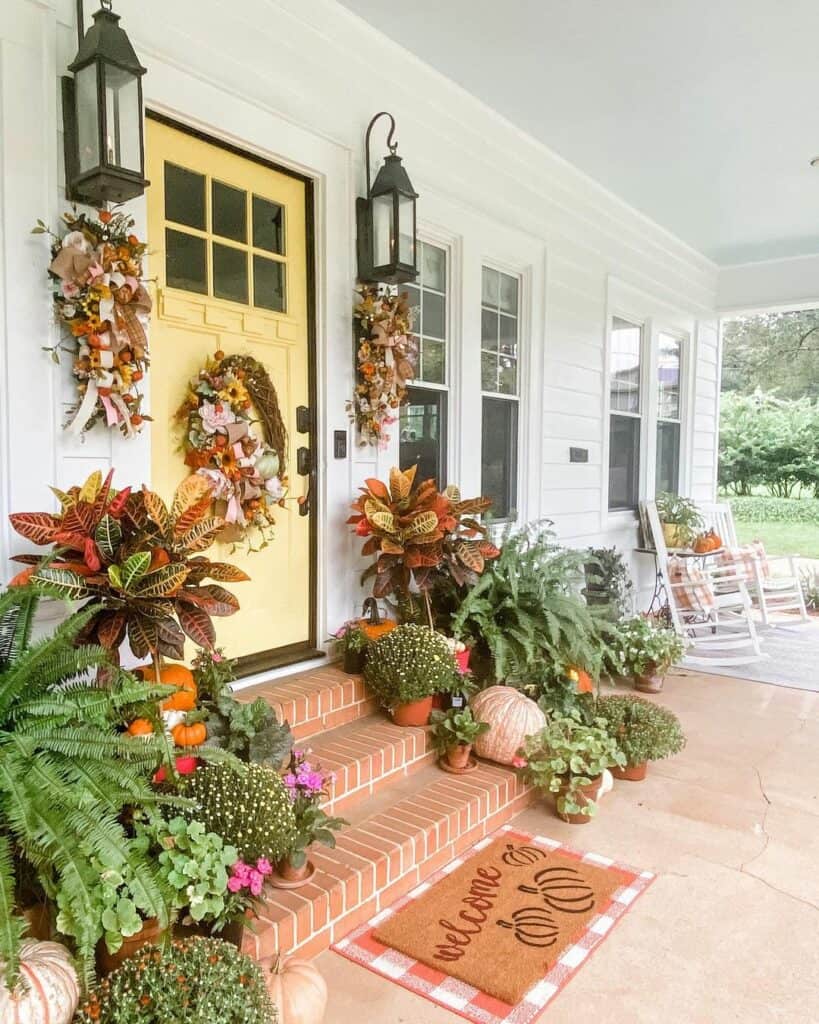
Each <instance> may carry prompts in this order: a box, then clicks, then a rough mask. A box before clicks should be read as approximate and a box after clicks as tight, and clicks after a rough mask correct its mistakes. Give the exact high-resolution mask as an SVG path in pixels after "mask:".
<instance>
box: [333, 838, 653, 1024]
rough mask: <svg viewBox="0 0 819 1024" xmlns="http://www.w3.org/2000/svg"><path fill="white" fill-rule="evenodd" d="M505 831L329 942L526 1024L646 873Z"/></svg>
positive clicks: (484, 1019)
mask: <svg viewBox="0 0 819 1024" xmlns="http://www.w3.org/2000/svg"><path fill="white" fill-rule="evenodd" d="M653 878H654V875H653V874H652V873H651V872H649V871H643V872H641V871H638V870H636V869H634V868H631V867H628V866H627V865H625V864H621V863H618V862H616V861H614V860H612V859H611V858H610V857H602V856H599V855H598V854H594V853H581V852H578V851H576V850H572V849H570V848H569V847H567V846H564V845H563V844H562V843H558V842H556V841H555V840H552V839H548V838H546V837H545V836H534V835H531V834H529V833H526V832H522V831H520V830H518V829H515V828H514V827H512V826H505V827H504V828H502V829H501V830H499V831H498V832H496V833H494V834H493V835H492V836H488V837H487V838H486V839H482V840H481V841H480V842H479V843H476V844H475V846H474V847H472V848H471V850H469V851H467V852H466V853H465V854H463V855H462V856H461V857H459V858H457V859H456V860H454V861H452V862H451V863H450V864H447V865H446V867H444V868H443V869H442V870H441V871H439V872H438V873H437V874H435V875H433V876H432V877H431V878H430V879H429V880H428V881H426V882H424V883H423V884H422V885H419V886H418V887H417V888H416V889H413V891H412V892H411V893H409V895H408V896H406V897H404V899H402V900H400V901H399V902H398V903H396V904H395V906H393V907H390V908H388V909H387V910H383V911H381V912H380V913H379V914H377V915H376V916H375V917H373V918H372V919H371V920H370V921H368V922H367V924H365V925H363V926H361V927H360V928H357V929H356V930H355V931H353V932H352V933H351V934H350V935H348V936H347V937H346V938H344V939H342V940H341V941H340V942H338V943H336V944H335V945H334V946H333V948H334V949H335V950H336V951H337V952H339V953H341V954H342V955H343V956H345V957H347V958H348V959H350V960H354V961H355V962H357V963H360V964H362V965H363V966H365V967H368V968H369V969H370V970H372V971H375V972H376V973H378V974H382V975H384V976H385V977H387V978H390V979H391V980H393V981H396V982H397V983H398V984H400V985H403V986H404V987H405V988H408V989H410V990H411V991H414V992H417V993H418V994H420V995H423V996H425V997H426V998H428V999H431V1000H432V1001H433V1002H436V1003H438V1004H439V1005H441V1006H445V1007H446V1008H447V1009H450V1010H454V1011H455V1012H456V1013H459V1014H460V1015H461V1016H463V1017H466V1018H467V1019H468V1020H472V1021H475V1022H479V1024H504V1022H505V1024H528V1022H529V1021H531V1020H532V1019H533V1018H534V1017H535V1016H537V1015H538V1014H539V1013H540V1012H541V1011H542V1010H543V1008H544V1007H545V1006H546V1004H547V1003H548V1002H549V1001H550V1000H551V999H552V998H553V997H554V996H555V995H556V994H557V993H558V992H559V991H560V990H561V988H563V986H564V985H565V984H566V983H567V982H568V981H569V979H570V978H571V977H572V975H573V974H574V972H575V971H576V970H577V969H578V967H579V966H580V965H581V964H582V963H583V962H584V961H585V959H586V958H587V957H588V955H589V954H590V953H591V952H592V950H593V949H594V948H595V947H596V946H597V945H598V944H599V943H600V942H602V941H603V939H604V938H605V937H606V935H607V934H608V933H609V931H610V930H611V928H612V927H613V925H614V924H615V923H616V921H617V920H618V919H619V918H620V917H621V916H622V915H623V914H624V913H625V912H626V910H628V908H629V907H630V906H631V904H632V903H633V902H634V900H635V899H636V898H637V896H639V895H640V893H641V892H643V891H644V890H645V889H646V888H647V887H648V885H650V883H651V881H652V880H653Z"/></svg>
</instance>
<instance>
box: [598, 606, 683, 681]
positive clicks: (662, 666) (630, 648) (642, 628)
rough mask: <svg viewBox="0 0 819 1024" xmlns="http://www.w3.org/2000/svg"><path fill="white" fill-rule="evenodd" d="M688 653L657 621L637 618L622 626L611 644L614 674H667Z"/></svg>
mask: <svg viewBox="0 0 819 1024" xmlns="http://www.w3.org/2000/svg"><path fill="white" fill-rule="evenodd" d="M684 653H685V643H684V642H683V640H682V639H681V638H680V637H679V636H678V635H677V634H676V633H675V632H674V630H673V629H669V628H668V627H667V626H664V625H662V624H660V623H658V622H656V621H655V620H654V619H651V618H648V617H647V616H645V615H636V616H634V618H632V619H626V620H625V621H624V622H621V623H619V625H618V626H617V630H616V633H615V635H614V638H613V639H612V643H611V658H610V660H609V663H608V666H607V667H608V670H609V674H610V675H624V676H647V675H660V676H662V675H664V674H665V673H666V672H667V671H668V669H669V668H670V667H671V666H672V665H674V664H676V663H677V662H678V661H679V660H680V659H681V658H682V656H683V654H684Z"/></svg>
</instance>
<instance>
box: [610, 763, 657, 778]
mask: <svg viewBox="0 0 819 1024" xmlns="http://www.w3.org/2000/svg"><path fill="white" fill-rule="evenodd" d="M609 771H610V772H611V774H612V775H613V776H614V777H615V779H623V780H625V781H626V782H642V781H643V779H644V778H645V777H646V772H647V771H648V762H647V761H643V763H642V764H628V765H626V767H625V768H618V767H617V765H614V766H613V767H612V768H610V769H609Z"/></svg>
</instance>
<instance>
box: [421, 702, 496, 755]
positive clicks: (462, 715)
mask: <svg viewBox="0 0 819 1024" xmlns="http://www.w3.org/2000/svg"><path fill="white" fill-rule="evenodd" d="M430 723H431V725H432V728H431V729H430V731H429V735H430V739H431V740H432V746H433V748H434V749H435V752H436V753H437V754H438V755H439V756H443V755H444V754H446V753H447V752H448V751H450V750H452V748H453V747H471V746H472V744H473V743H474V742H475V740H476V739H477V738H478V736H480V735H482V734H483V733H485V732H486V731H487V730H488V729H489V723H488V722H478V721H476V720H475V717H474V715H473V714H472V709H471V708H469V707H466V708H463V709H458V708H450V709H449V711H433V712H432V716H431V718H430Z"/></svg>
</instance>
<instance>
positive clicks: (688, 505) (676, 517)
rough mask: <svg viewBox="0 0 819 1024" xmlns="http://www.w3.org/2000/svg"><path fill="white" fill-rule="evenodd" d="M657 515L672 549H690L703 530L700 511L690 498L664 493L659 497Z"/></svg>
mask: <svg viewBox="0 0 819 1024" xmlns="http://www.w3.org/2000/svg"><path fill="white" fill-rule="evenodd" d="M656 503H657V514H658V515H659V517H660V522H661V523H662V526H663V537H664V538H665V542H666V544H667V545H668V547H670V548H690V547H691V545H692V543H693V542H694V538H695V537H696V536H697V534H698V533H699V532H700V530H701V529H702V528H703V525H704V521H703V518H702V514H701V513H700V510H699V509H698V508H697V505H696V503H695V502H693V501H692V500H691V499H690V498H683V497H681V496H680V495H679V494H672V493H671V492H670V491H663V492H662V493H661V494H658V495H657V498H656Z"/></svg>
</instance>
